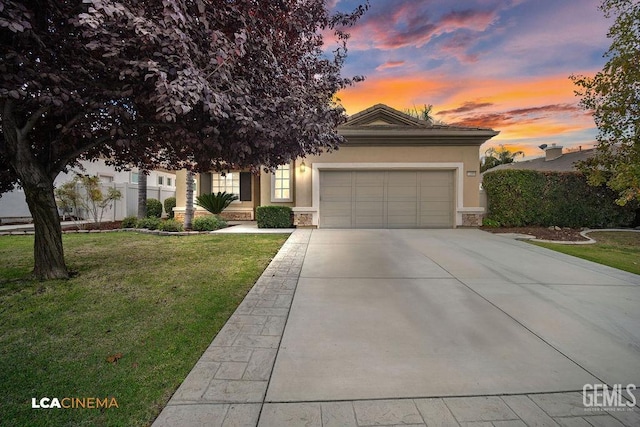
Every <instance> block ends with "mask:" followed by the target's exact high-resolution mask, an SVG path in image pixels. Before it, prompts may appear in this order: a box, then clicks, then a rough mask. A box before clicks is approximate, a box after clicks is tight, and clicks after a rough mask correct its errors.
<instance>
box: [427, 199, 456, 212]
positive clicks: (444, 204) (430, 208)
mask: <svg viewBox="0 0 640 427" xmlns="http://www.w3.org/2000/svg"><path fill="white" fill-rule="evenodd" d="M420 212H421V213H426V212H429V213H434V212H443V213H445V212H446V213H449V212H451V203H450V202H449V200H441V201H431V202H423V203H420Z"/></svg>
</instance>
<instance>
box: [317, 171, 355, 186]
mask: <svg viewBox="0 0 640 427" xmlns="http://www.w3.org/2000/svg"><path fill="white" fill-rule="evenodd" d="M320 185H321V187H324V186H326V185H341V186H344V185H347V186H349V187H350V186H351V172H347V171H344V172H343V171H332V172H331V173H322V174H320Z"/></svg>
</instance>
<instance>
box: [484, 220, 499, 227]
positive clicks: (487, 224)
mask: <svg viewBox="0 0 640 427" xmlns="http://www.w3.org/2000/svg"><path fill="white" fill-rule="evenodd" d="M482 226H483V227H494V228H497V227H500V223H499V222H498V221H495V220H493V219H491V218H483V219H482Z"/></svg>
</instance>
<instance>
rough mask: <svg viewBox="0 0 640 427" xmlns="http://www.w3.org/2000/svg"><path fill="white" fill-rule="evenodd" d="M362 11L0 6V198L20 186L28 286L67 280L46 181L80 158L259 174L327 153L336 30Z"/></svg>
mask: <svg viewBox="0 0 640 427" xmlns="http://www.w3.org/2000/svg"><path fill="white" fill-rule="evenodd" d="M367 7H368V5H364V6H359V7H358V8H356V10H355V11H354V12H353V13H347V14H345V13H339V14H335V15H330V14H329V12H328V10H327V8H326V5H325V2H324V1H323V0H303V1H300V0H282V1H278V2H256V1H255V0H234V1H227V0H207V1H205V0H163V1H152V2H150V1H145V0H128V1H126V2H118V1H115V0H0V56H1V57H2V61H1V62H0V76H1V78H0V121H1V126H2V135H1V139H0V194H1V193H2V192H5V191H9V190H11V189H12V188H13V186H14V184H16V183H17V184H19V185H20V186H21V187H22V188H23V189H24V192H25V196H26V200H27V204H28V205H29V210H30V211H31V215H32V217H33V220H34V227H35V242H34V258H35V262H34V270H33V273H34V275H35V276H36V277H38V278H40V279H54V278H66V277H68V272H67V268H66V265H65V262H64V251H63V247H62V236H61V228H60V222H59V217H58V212H57V208H56V204H55V197H54V193H53V180H54V179H55V177H56V176H57V175H58V173H59V172H61V171H65V170H67V169H68V168H69V167H70V166H73V165H75V164H76V162H77V160H78V159H94V158H97V157H99V156H103V157H105V158H107V159H110V161H111V162H112V163H113V164H114V165H115V166H116V167H118V168H125V167H128V166H130V165H135V166H139V167H144V168H146V169H152V168H155V167H158V166H169V165H170V166H172V167H173V168H182V167H188V168H190V169H193V170H211V169H217V170H222V169H230V168H231V167H244V168H251V169H253V170H257V169H258V168H259V166H260V165H264V166H265V167H267V168H271V169H273V168H275V167H276V166H278V165H280V164H284V163H287V162H289V161H290V160H291V159H293V158H295V157H298V156H305V155H309V154H316V153H319V152H321V151H323V150H327V149H332V148H335V147H337V146H338V144H339V143H340V142H341V141H342V138H341V137H340V136H339V135H337V133H336V130H335V129H336V127H337V125H339V124H341V123H342V122H343V121H344V120H345V119H346V116H345V113H344V109H343V108H342V107H341V106H339V105H337V104H335V103H334V102H333V99H334V95H335V93H336V92H337V91H338V90H340V89H342V88H344V87H345V86H347V85H349V84H351V83H352V82H354V81H357V80H359V79H358V78H355V79H346V78H343V77H341V75H340V71H341V69H342V65H343V63H344V59H345V55H346V41H347V38H348V34H346V33H345V32H344V30H343V28H345V27H347V26H349V25H352V24H353V23H355V22H356V21H357V19H358V18H359V17H360V16H361V15H362V14H363V13H364V12H365V10H366V9H367ZM330 30H333V33H334V35H335V37H336V40H337V41H338V47H337V48H336V50H334V51H333V55H328V56H327V55H325V53H324V52H323V47H324V39H323V34H328V31H330Z"/></svg>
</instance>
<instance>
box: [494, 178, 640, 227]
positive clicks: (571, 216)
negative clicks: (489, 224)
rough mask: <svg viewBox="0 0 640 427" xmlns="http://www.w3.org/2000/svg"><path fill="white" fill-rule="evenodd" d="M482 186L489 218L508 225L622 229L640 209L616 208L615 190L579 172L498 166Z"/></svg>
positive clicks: (629, 206)
mask: <svg viewBox="0 0 640 427" xmlns="http://www.w3.org/2000/svg"><path fill="white" fill-rule="evenodd" d="M482 185H483V187H484V189H485V191H486V193H487V201H488V205H489V212H488V215H487V216H488V217H489V218H491V219H492V220H493V221H496V222H498V223H500V224H502V225H503V226H505V227H522V226H528V225H540V226H553V225H555V226H558V227H590V228H607V227H624V226H628V225H629V224H631V223H632V221H633V219H634V217H635V209H636V208H637V206H635V204H633V203H629V204H627V206H624V207H622V206H618V205H617V204H616V203H615V200H616V198H617V195H616V193H615V192H613V191H611V190H610V189H609V188H607V187H605V186H600V187H593V186H590V185H589V184H588V183H587V180H586V178H585V177H584V175H582V174H581V173H578V172H538V171H531V170H499V171H494V172H488V173H486V174H485V175H484V178H483V184H482ZM632 205H633V206H632Z"/></svg>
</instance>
